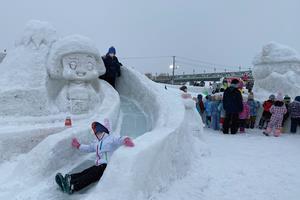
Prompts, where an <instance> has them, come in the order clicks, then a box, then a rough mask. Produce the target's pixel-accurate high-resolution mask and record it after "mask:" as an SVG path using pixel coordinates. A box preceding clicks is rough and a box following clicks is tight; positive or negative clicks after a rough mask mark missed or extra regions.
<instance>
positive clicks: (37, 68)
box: [0, 20, 57, 116]
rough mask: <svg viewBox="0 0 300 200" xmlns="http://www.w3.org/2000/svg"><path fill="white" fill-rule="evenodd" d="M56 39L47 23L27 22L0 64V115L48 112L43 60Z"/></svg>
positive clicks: (53, 30)
mask: <svg viewBox="0 0 300 200" xmlns="http://www.w3.org/2000/svg"><path fill="white" fill-rule="evenodd" d="M56 40H57V34H56V31H55V29H54V28H53V27H52V26H51V25H50V24H49V23H47V22H42V21H37V20H32V21H29V22H28V23H27V24H26V26H25V30H24V32H23V34H22V35H21V37H20V39H19V40H18V41H17V42H16V43H15V48H14V49H12V50H11V51H9V53H8V54H7V55H6V57H5V59H4V60H3V62H2V63H1V64H0V67H1V74H0V104H1V106H0V115H1V116H5V115H21V116H22V115H31V116H41V115H47V114H49V113H50V110H49V106H48V95H47V92H46V91H47V90H46V79H47V71H46V66H45V61H46V59H47V55H48V53H49V49H50V47H51V45H52V44H53V43H54V42H55V41H56Z"/></svg>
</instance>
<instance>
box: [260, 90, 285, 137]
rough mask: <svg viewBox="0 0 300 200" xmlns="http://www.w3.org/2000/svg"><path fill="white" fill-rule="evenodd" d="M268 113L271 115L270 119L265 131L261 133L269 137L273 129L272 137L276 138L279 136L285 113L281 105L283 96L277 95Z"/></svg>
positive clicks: (282, 104)
mask: <svg viewBox="0 0 300 200" xmlns="http://www.w3.org/2000/svg"><path fill="white" fill-rule="evenodd" d="M270 112H271V114H272V115H271V119H270V122H269V123H268V127H267V130H266V131H264V132H263V133H264V134H265V135H266V136H270V135H271V132H272V129H273V128H275V130H274V136H275V137H278V136H280V134H281V126H282V120H283V115H284V114H285V113H286V112H287V109H286V107H285V105H284V103H283V96H282V95H281V94H280V93H279V94H278V95H277V97H276V101H275V102H274V105H272V107H271V108H270Z"/></svg>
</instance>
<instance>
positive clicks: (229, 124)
mask: <svg viewBox="0 0 300 200" xmlns="http://www.w3.org/2000/svg"><path fill="white" fill-rule="evenodd" d="M238 125H239V113H226V116H225V119H224V125H223V133H224V134H228V133H229V129H230V131H231V134H236V133H237V131H238Z"/></svg>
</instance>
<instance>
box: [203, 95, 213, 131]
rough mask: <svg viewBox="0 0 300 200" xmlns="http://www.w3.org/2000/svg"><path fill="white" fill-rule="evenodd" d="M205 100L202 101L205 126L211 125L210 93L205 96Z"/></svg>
mask: <svg viewBox="0 0 300 200" xmlns="http://www.w3.org/2000/svg"><path fill="white" fill-rule="evenodd" d="M205 99H206V101H205V103H204V108H205V124H206V127H207V128H210V126H211V106H212V97H211V95H207V96H206V97H205Z"/></svg>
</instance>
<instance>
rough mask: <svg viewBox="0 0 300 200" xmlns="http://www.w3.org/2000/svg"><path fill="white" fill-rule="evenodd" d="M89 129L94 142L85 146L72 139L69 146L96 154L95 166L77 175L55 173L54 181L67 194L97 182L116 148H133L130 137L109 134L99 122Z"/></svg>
mask: <svg viewBox="0 0 300 200" xmlns="http://www.w3.org/2000/svg"><path fill="white" fill-rule="evenodd" d="M91 128H92V130H93V133H94V134H95V137H96V138H97V139H96V141H94V142H92V143H90V144H88V145H87V144H80V143H79V141H78V139H77V138H73V139H72V143H71V145H72V146H73V147H74V148H75V149H78V150H80V151H81V152H86V153H90V152H96V161H95V165H93V166H91V167H89V168H87V169H85V170H83V171H82V172H79V173H73V174H66V175H65V176H63V175H62V174H61V173H57V174H56V176H55V181H56V183H57V184H58V186H59V187H60V189H61V190H62V191H63V192H66V193H68V194H72V193H73V192H76V191H79V190H81V189H83V188H85V187H87V186H88V185H90V184H91V183H94V182H97V181H99V180H100V178H101V177H102V175H103V173H104V170H105V168H106V166H107V164H108V162H109V160H110V157H111V156H112V154H113V152H114V151H115V150H116V149H117V148H119V147H120V146H122V145H124V146H127V147H133V146H134V143H133V141H132V140H131V138H130V137H128V136H116V135H114V134H109V130H108V127H105V126H104V125H102V124H101V123H99V122H93V123H92V124H91Z"/></svg>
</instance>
